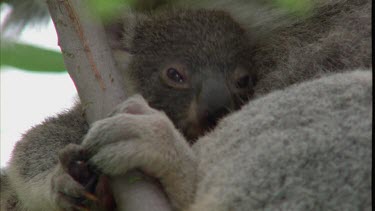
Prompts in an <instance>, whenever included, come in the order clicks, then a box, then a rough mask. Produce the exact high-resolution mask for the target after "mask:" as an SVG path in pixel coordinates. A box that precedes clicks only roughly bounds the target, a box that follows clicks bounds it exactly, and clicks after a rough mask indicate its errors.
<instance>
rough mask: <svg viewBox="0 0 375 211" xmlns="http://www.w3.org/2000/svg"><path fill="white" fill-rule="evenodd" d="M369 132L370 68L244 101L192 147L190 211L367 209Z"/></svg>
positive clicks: (369, 198)
mask: <svg viewBox="0 0 375 211" xmlns="http://www.w3.org/2000/svg"><path fill="white" fill-rule="evenodd" d="M233 123H235V124H233ZM371 133H372V72H370V71H354V72H350V73H343V74H335V75H332V76H329V77H324V78H322V79H318V80H313V81H309V82H305V83H302V84H298V85H294V86H291V87H289V88H287V89H285V90H282V91H276V92H273V93H271V94H269V95H266V96H264V97H261V98H259V99H257V100H254V101H251V102H250V103H248V104H247V105H246V106H244V107H243V108H242V109H241V110H240V111H238V112H236V113H234V114H232V115H230V116H228V117H227V118H224V119H223V121H221V122H220V123H219V125H218V126H217V127H216V129H215V130H214V131H212V132H211V133H210V134H208V135H206V136H204V137H202V138H201V139H200V140H199V141H198V142H197V144H196V145H194V146H193V149H194V151H195V153H196V156H197V157H198V161H199V162H198V166H199V167H198V169H199V171H198V172H199V173H200V177H199V180H198V181H199V182H198V185H197V187H198V190H197V193H196V195H195V202H194V203H193V206H192V207H191V209H189V210H207V211H210V210H215V211H221V210H371V207H372V204H371V202H372V201H371V166H372V138H371Z"/></svg>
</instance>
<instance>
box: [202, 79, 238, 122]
mask: <svg viewBox="0 0 375 211" xmlns="http://www.w3.org/2000/svg"><path fill="white" fill-rule="evenodd" d="M232 104H233V103H232V97H231V93H230V91H229V89H228V88H227V87H226V84H225V82H224V81H222V80H213V79H211V80H207V81H206V82H205V83H204V86H202V90H201V93H200V97H199V107H198V116H199V119H200V120H201V121H202V122H203V123H204V124H205V125H207V126H208V127H214V126H215V125H216V124H217V122H218V120H219V119H220V118H222V117H223V116H224V115H226V114H227V113H228V112H229V110H230V108H231V105H232Z"/></svg>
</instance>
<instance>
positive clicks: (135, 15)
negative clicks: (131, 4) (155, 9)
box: [104, 11, 148, 53]
mask: <svg viewBox="0 0 375 211" xmlns="http://www.w3.org/2000/svg"><path fill="white" fill-rule="evenodd" d="M146 19H148V17H147V15H145V14H143V13H140V12H132V11H126V12H125V14H123V15H122V16H121V17H120V18H119V19H116V20H114V21H112V22H111V23H108V24H106V25H105V26H104V28H105V32H106V34H107V38H108V40H109V45H110V47H111V49H112V50H124V51H127V52H129V53H130V52H131V48H132V45H133V40H134V36H135V34H136V32H137V25H138V24H140V23H142V21H144V20H146Z"/></svg>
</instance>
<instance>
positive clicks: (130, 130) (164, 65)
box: [1, 0, 371, 210]
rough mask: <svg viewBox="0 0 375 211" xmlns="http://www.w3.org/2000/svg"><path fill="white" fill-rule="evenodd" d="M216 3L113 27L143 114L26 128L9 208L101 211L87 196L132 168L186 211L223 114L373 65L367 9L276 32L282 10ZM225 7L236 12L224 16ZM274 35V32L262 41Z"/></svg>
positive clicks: (71, 115) (321, 10) (331, 8)
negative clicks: (205, 141)
mask: <svg viewBox="0 0 375 211" xmlns="http://www.w3.org/2000/svg"><path fill="white" fill-rule="evenodd" d="M23 2H25V1H23ZM197 2H198V1H197ZM222 2H227V3H228V4H226V7H223V6H222V5H221V9H217V8H213V9H171V10H167V11H164V10H160V11H156V12H154V13H151V14H135V15H132V14H130V15H124V16H125V18H124V19H123V20H122V19H121V20H119V21H118V22H117V23H116V22H115V23H113V24H110V25H109V26H108V27H107V31H108V37H109V43H110V45H111V47H112V49H113V53H114V57H115V60H116V63H117V65H118V67H119V69H120V71H121V72H122V73H123V75H124V78H125V79H126V83H125V85H124V86H125V87H126V89H127V90H130V91H131V92H132V94H136V93H139V94H141V95H142V96H143V97H144V99H145V100H146V101H147V102H148V104H149V105H150V106H148V105H147V103H145V101H144V100H142V99H141V98H140V97H139V96H135V97H134V98H131V99H129V100H128V101H126V102H124V103H123V104H121V105H119V107H118V108H117V109H116V110H115V112H113V113H112V114H111V115H110V116H109V117H108V118H106V119H103V120H100V121H98V122H96V123H95V124H93V125H92V127H91V128H90V129H89V126H88V124H87V123H86V121H85V119H84V117H83V115H82V109H81V106H80V105H77V106H76V107H74V108H73V109H71V110H70V111H68V112H65V113H62V114H60V115H58V116H57V117H52V118H49V119H47V120H46V121H45V122H44V123H42V124H41V125H39V126H36V127H34V128H33V129H31V130H30V131H29V132H28V133H26V134H25V135H24V137H23V139H22V140H21V141H20V142H19V143H17V145H16V147H15V149H14V151H13V156H12V159H11V162H10V163H9V166H8V168H7V169H6V174H7V179H9V183H7V186H9V187H11V188H12V189H13V191H14V193H13V192H12V193H11V194H9V195H10V199H9V200H8V201H10V202H12V203H11V204H10V205H9V204H7V206H8V207H9V206H11V208H12V209H14V210H58V209H60V208H63V209H67V210H72V209H78V210H80V209H84V208H85V207H88V206H91V205H90V203H88V205H87V204H86V203H87V201H98V200H99V201H103V198H104V202H103V204H104V207H107V208H108V207H111V206H112V204H113V203H112V200H113V199H112V198H111V196H110V195H111V194H107V195H105V196H103V197H102V198H101V197H98V196H94V195H93V194H92V193H94V192H95V193H97V192H98V189H100V187H103V189H104V193H105V192H107V193H108V191H109V190H107V189H106V187H105V185H104V186H101V185H102V184H105V181H106V178H105V175H109V176H110V175H121V174H123V173H124V172H126V171H128V170H129V169H132V168H139V169H141V170H142V171H144V172H145V173H146V174H150V175H152V176H154V177H156V178H158V179H159V180H160V182H161V184H162V186H163V188H164V189H165V191H166V193H167V195H168V197H169V198H170V201H171V203H172V205H173V207H174V208H175V209H176V210H181V209H184V208H186V207H187V206H188V204H189V203H191V201H192V195H194V192H195V189H196V184H197V183H196V181H195V180H198V178H199V176H200V175H197V173H196V170H195V169H196V168H197V167H196V166H197V158H196V157H195V155H194V153H193V152H192V151H191V149H190V148H189V144H190V145H191V144H193V143H195V142H196V140H197V138H198V137H200V136H202V135H204V134H205V133H206V132H207V131H209V130H210V129H212V128H213V127H215V125H216V124H217V122H218V120H219V119H220V118H222V117H223V116H224V115H225V114H227V113H229V112H232V111H234V110H237V109H239V108H240V107H241V105H243V104H244V103H245V102H246V101H248V100H249V99H251V98H252V97H256V96H260V95H263V94H265V93H267V92H270V91H272V90H275V89H281V88H285V87H287V86H289V85H291V84H293V83H297V82H300V81H304V80H307V79H310V78H314V77H319V76H321V75H322V74H325V73H327V72H341V71H345V70H352V69H355V68H364V69H369V68H370V67H371V48H370V47H369V46H371V36H370V35H371V24H370V23H371V18H370V15H369V14H370V8H371V6H370V5H371V2H370V1H368V0H359V1H355V0H332V1H319V0H316V1H312V2H314V3H316V4H317V6H316V8H314V10H313V13H312V14H310V15H309V16H308V17H306V18H296V19H297V21H292V22H291V23H290V24H286V25H283V24H281V25H280V24H277V23H278V22H282V21H283V20H284V19H282V18H279V17H280V16H278V14H279V13H278V11H275V10H269V8H268V7H264V5H262V4H252V3H254V2H255V3H256V2H258V1H255V0H254V1H239V2H241V3H238V4H232V2H231V1H218V3H217V5H219V7H220V3H222ZM211 3H212V2H211ZM247 3H249V4H251V7H250V6H249V5H246V4H247ZM258 3H259V2H258ZM215 5H216V4H215ZM224 5H225V4H224ZM233 5H235V6H233ZM243 5H244V7H243V8H241V7H242V6H243ZM258 8H259V9H258ZM230 9H234V10H233V11H234V12H233V11H232V13H229V12H225V11H227V10H230ZM239 9H242V10H239ZM163 11H164V12H163ZM236 11H242V13H236ZM249 11H252V12H249ZM259 11H260V12H259ZM269 11H270V12H269ZM262 12H263V13H264V14H266V15H264V14H263V16H262V15H259V16H260V17H261V18H263V19H262V20H260V22H259V23H257V22H255V23H254V22H253V21H250V20H248V19H247V20H245V23H248V24H247V25H246V24H245V25H244V24H243V23H244V21H238V20H237V19H236V20H235V19H234V17H236V18H239V17H241V15H243V16H244V17H247V18H248V17H249V16H248V14H250V16H251V15H252V16H253V17H255V18H256V16H257V15H258V14H261V13H262ZM267 18H268V19H267ZM269 20H271V21H269ZM267 21H268V22H267ZM265 23H266V24H265ZM268 23H269V24H271V25H270V26H268ZM274 23H276V24H275V25H272V24H274ZM249 25H250V26H258V28H257V27H248V26H249ZM275 27H276V28H277V27H278V30H276V31H272V30H271V31H269V33H268V34H264V33H263V32H264V31H267V29H266V30H265V28H270V29H274V28H275ZM250 29H252V30H250ZM257 29H259V31H257ZM261 29H262V30H263V31H262V30H261ZM260 31H262V36H259V35H258V32H260ZM129 55H130V56H129ZM129 58H130V59H129ZM128 61H129V62H128ZM125 66H126V68H124V67H125ZM306 93H307V92H306ZM151 107H152V108H151ZM247 108H249V107H247ZM154 109H157V110H161V111H163V112H164V113H165V114H163V113H160V112H158V111H156V110H154ZM269 113H272V111H271V112H269ZM169 119H170V120H169ZM250 119H251V117H248V116H247V118H245V119H242V120H243V121H244V122H248V121H250ZM234 122H235V121H234ZM234 122H232V123H233V124H234ZM237 122H238V121H237ZM237 122H236V123H237ZM172 123H173V124H172ZM254 124H256V123H254ZM143 125H144V126H143ZM146 125H147V127H146ZM235 125H237V124H235ZM241 125H242V124H241ZM244 125H246V124H244ZM243 127H245V126H243ZM222 130H224V129H222ZM243 130H245V131H247V128H245V129H244V128H243ZM180 133H181V134H180ZM250 138H251V137H249V135H248V136H246V138H244V139H243V140H244V141H246V140H247V141H248V140H250ZM233 141H235V140H233ZM197 143H199V141H198V142H197ZM201 144H202V143H201ZM194 145H195V146H196V144H194ZM216 147H218V146H214V148H216ZM220 147H221V145H220ZM223 147H224V146H223ZM61 149H62V150H61ZM229 151H230V153H229V154H231V155H236V153H237V152H236V151H231V150H229ZM59 152H60V156H58V153H59ZM116 152H117V153H116ZM245 154H246V152H245ZM219 157H220V156H219ZM206 159H207V160H210V159H209V158H206ZM199 160H201V158H199ZM76 161H79V162H76ZM81 161H83V162H81ZM208 163H211V162H208ZM228 165H229V166H233V165H231V164H228ZM216 170H220V168H217V169H216ZM207 171H208V170H207ZM102 173H104V174H102ZM206 173H207V174H208V175H209V172H206ZM219 175H220V174H219ZM223 180H225V178H224V179H223ZM223 182H225V181H223ZM237 182H238V181H237ZM221 183H222V182H220V181H219V182H218V184H221ZM236 184H237V183H236ZM212 188H215V187H212ZM201 189H202V188H201ZM2 192H3V191H2ZM99 192H100V191H99ZM2 197H3V196H2ZM98 198H99V199H98ZM84 199H88V200H84ZM1 206H2V208H3V206H4V203H3V200H2V205H1ZM99 206H101V205H99ZM108 209H110V208H108Z"/></svg>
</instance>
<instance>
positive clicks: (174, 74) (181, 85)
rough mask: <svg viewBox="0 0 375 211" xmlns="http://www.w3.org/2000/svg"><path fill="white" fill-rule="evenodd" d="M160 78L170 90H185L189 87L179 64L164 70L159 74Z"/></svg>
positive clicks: (185, 75) (185, 74)
mask: <svg viewBox="0 0 375 211" xmlns="http://www.w3.org/2000/svg"><path fill="white" fill-rule="evenodd" d="M161 78H162V81H163V82H164V83H165V84H166V85H168V86H170V87H172V88H178V89H185V88H188V87H189V83H188V77H187V73H186V71H185V68H184V66H182V65H181V64H174V65H173V66H172V67H171V66H169V67H167V68H165V69H164V70H163V71H162V72H161Z"/></svg>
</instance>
